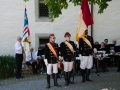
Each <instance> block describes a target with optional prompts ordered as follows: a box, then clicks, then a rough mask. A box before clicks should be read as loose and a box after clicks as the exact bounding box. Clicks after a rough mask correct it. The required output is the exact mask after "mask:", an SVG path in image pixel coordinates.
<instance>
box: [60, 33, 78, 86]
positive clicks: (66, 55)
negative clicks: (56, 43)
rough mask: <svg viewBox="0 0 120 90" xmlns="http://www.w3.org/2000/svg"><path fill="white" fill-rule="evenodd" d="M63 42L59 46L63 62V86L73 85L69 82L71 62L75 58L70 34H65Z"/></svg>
mask: <svg viewBox="0 0 120 90" xmlns="http://www.w3.org/2000/svg"><path fill="white" fill-rule="evenodd" d="M64 37H65V39H66V40H65V41H64V42H62V43H61V44H60V51H61V59H63V60H64V74H65V85H66V86H67V85H69V84H74V83H73V82H71V81H70V76H71V71H72V67H73V60H74V58H75V55H74V51H75V50H76V47H75V44H74V42H73V41H70V37H71V35H70V33H69V32H66V33H65V35H64Z"/></svg>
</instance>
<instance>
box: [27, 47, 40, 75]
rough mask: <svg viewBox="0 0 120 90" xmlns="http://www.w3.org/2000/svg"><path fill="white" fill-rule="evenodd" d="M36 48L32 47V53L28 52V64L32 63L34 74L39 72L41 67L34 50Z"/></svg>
mask: <svg viewBox="0 0 120 90" xmlns="http://www.w3.org/2000/svg"><path fill="white" fill-rule="evenodd" d="M33 51H34V49H33V48H32V47H31V48H30V54H26V65H31V66H32V70H33V74H38V72H37V70H38V67H39V62H38V60H37V58H36V56H35V53H34V52H33Z"/></svg>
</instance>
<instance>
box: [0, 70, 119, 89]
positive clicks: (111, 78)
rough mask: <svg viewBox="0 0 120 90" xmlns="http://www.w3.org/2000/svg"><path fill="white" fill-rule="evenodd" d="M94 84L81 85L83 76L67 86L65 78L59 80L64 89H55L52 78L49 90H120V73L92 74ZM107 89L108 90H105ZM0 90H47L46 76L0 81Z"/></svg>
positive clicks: (76, 77) (77, 77)
mask: <svg viewBox="0 0 120 90" xmlns="http://www.w3.org/2000/svg"><path fill="white" fill-rule="evenodd" d="M91 79H92V80H93V82H85V83H81V76H75V80H74V81H75V84H74V85H69V86H67V87H66V86H65V85H64V78H61V79H58V83H59V84H60V85H62V87H54V86H53V79H52V78H51V88H50V89H49V90H120V72H118V73H115V71H109V72H107V73H100V76H99V75H97V74H96V73H92V74H91ZM105 88H107V89H105ZM0 90H46V75H33V76H31V77H27V76H25V78H24V79H21V80H16V79H15V78H10V79H7V80H1V81H0Z"/></svg>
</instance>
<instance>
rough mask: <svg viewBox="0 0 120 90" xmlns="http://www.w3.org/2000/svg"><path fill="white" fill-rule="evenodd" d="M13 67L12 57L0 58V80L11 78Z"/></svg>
mask: <svg viewBox="0 0 120 90" xmlns="http://www.w3.org/2000/svg"><path fill="white" fill-rule="evenodd" d="M15 66H16V65H15V58H14V57H13V56H10V55H8V56H6V55H4V56H0V78H8V77H11V76H13V75H14V70H15Z"/></svg>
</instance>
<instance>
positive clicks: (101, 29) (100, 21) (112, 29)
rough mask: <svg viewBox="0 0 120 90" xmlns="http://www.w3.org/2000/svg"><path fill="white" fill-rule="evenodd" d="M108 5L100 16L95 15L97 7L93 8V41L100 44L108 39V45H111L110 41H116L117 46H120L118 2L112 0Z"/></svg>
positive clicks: (119, 2) (119, 4)
mask: <svg viewBox="0 0 120 90" xmlns="http://www.w3.org/2000/svg"><path fill="white" fill-rule="evenodd" d="M108 4H109V6H108V8H107V9H106V10H104V13H102V14H97V12H98V6H97V5H94V6H93V7H94V9H93V12H94V13H93V17H94V25H93V33H94V34H93V36H94V41H99V43H101V42H102V41H103V40H104V39H105V38H108V40H109V41H108V43H112V40H113V39H116V40H117V44H118V45H120V8H119V6H120V0H112V2H109V3H108Z"/></svg>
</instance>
